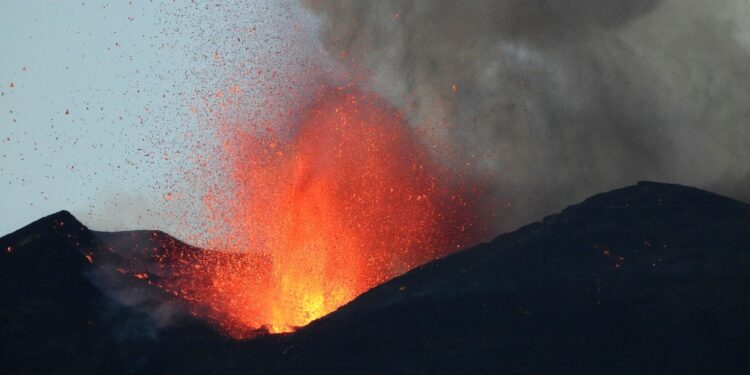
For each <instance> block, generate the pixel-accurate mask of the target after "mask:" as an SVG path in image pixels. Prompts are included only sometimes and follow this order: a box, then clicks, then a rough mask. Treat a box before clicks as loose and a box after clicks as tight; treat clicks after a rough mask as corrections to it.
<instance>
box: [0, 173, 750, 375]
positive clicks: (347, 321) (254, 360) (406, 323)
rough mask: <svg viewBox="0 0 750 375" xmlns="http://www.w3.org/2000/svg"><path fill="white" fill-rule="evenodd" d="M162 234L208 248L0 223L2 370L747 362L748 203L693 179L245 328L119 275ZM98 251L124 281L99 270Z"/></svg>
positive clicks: (607, 368)
mask: <svg viewBox="0 0 750 375" xmlns="http://www.w3.org/2000/svg"><path fill="white" fill-rule="evenodd" d="M115 239H117V241H115ZM125 239H128V240H127V241H126V240H125ZM112 243H117V244H118V246H120V247H127V248H128V249H124V248H119V249H118V248H116V247H113V246H111V244H112ZM166 244H169V248H174V247H175V246H177V247H179V248H180V249H181V250H180V251H190V252H200V251H205V250H200V249H197V248H192V247H190V246H188V245H185V244H182V243H179V242H178V241H177V240H175V239H173V238H171V237H169V236H168V235H166V234H163V233H159V232H127V233H119V234H118V233H114V234H113V233H110V234H107V233H100V232H94V231H90V230H88V229H87V228H85V227H84V226H83V225H81V224H80V223H79V222H78V221H77V220H75V218H73V217H72V216H71V215H70V214H68V213H65V212H61V213H58V214H55V215H52V216H50V217H47V218H44V219H41V220H39V221H37V222H35V223H32V224H30V225H29V226H27V227H25V228H23V229H21V230H19V231H17V232H15V233H12V234H10V235H8V236H5V237H3V238H2V239H0V250H3V252H2V255H0V282H2V284H0V285H1V286H0V340H1V342H2V344H0V348H1V349H2V350H1V354H0V356H1V357H0V360H1V361H2V363H3V365H2V366H3V370H4V371H6V372H8V373H73V372H75V373H103V372H106V373H175V374H185V373H498V372H503V373H529V374H532V373H533V374H538V373H555V374H557V373H608V374H609V373H621V374H632V373H664V372H668V373H676V372H687V373H744V372H746V369H747V368H748V362H750V318H748V316H750V293H748V292H747V290H748V288H749V287H750V205H747V204H745V203H742V202H738V201H735V200H732V199H729V198H725V197H722V196H719V195H715V194H712V193H709V192H706V191H702V190H699V189H695V188H690V187H684V186H679V185H670V184H660V183H650V182H643V183H639V184H638V185H636V186H631V187H626V188H623V189H619V190H615V191H612V192H608V193H603V194H600V195H597V196H594V197H592V198H589V199H587V200H586V201H584V202H582V203H580V204H577V205H574V206H571V207H569V208H567V209H565V210H564V211H563V212H561V213H559V214H556V215H552V216H549V217H547V218H545V219H544V220H542V221H540V222H538V223H534V224H531V225H528V226H526V227H523V228H521V229H519V230H517V231H515V232H512V233H508V234H504V235H501V236H499V237H497V238H496V239H495V240H493V241H491V242H489V243H486V244H481V245H478V246H476V247H473V248H470V249H466V250H463V251H461V252H458V253H454V254H452V255H450V256H448V257H445V258H442V259H438V260H436V261H433V262H430V263H428V264H425V265H423V266H421V267H418V268H417V269H414V270H412V271H410V272H408V273H406V274H404V275H402V276H401V277H398V278H395V279H393V280H391V281H389V282H387V283H385V284H382V285H380V286H378V287H376V288H373V289H372V290H370V291H368V292H367V293H365V294H363V295H361V296H360V297H358V298H357V299H355V300H354V301H352V302H351V303H349V304H347V305H345V306H343V307H342V308H340V309H339V310H337V311H336V312H334V313H332V314H330V315H328V316H326V317H324V318H322V319H319V320H317V321H315V322H313V323H312V324H310V325H308V326H307V327H304V328H302V329H300V330H298V331H297V332H295V333H293V334H286V335H262V336H259V337H256V338H254V339H250V340H245V341H237V340H231V339H228V338H226V337H224V336H222V335H221V334H220V333H218V332H217V331H216V330H214V329H213V328H212V327H210V326H209V325H207V324H206V323H204V322H202V321H200V320H198V319H195V318H193V317H192V316H191V315H190V314H185V313H182V311H184V309H183V306H181V302H180V301H178V300H177V299H176V298H174V297H173V296H171V295H169V294H168V293H164V292H163V291H161V290H160V289H158V288H154V287H153V285H152V284H151V283H149V282H146V280H142V279H139V278H137V277H131V276H132V275H131V274H134V273H137V272H141V271H140V270H141V269H142V268H144V267H145V268H148V267H151V266H150V265H149V264H148V263H144V262H143V261H141V260H139V259H140V258H144V257H145V254H148V253H149V252H150V251H165V250H164V248H165V247H166ZM133 249H137V250H133ZM134 259H135V260H134ZM110 262H116V263H117V264H125V265H126V266H122V267H119V268H120V270H121V271H122V272H116V274H122V275H124V276H128V277H125V278H123V280H127V281H123V282H118V283H107V282H105V283H103V282H102V281H101V280H109V279H108V277H109V276H111V275H109V274H104V275H102V273H101V272H97V271H96V270H97V266H98V265H101V264H111V263H110ZM138 267H140V268H138ZM99 268H101V267H99ZM108 275H109V276H108ZM112 275H114V274H112ZM115 276H117V275H115ZM112 285H116V287H111V286H112ZM155 306H156V307H157V308H154V307H155ZM153 311H161V312H164V314H163V316H160V315H158V314H157V315H155V314H153V313H152V312H153Z"/></svg>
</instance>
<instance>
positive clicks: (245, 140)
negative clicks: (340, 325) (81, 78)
mask: <svg viewBox="0 0 750 375" xmlns="http://www.w3.org/2000/svg"><path fill="white" fill-rule="evenodd" d="M294 124H295V125H294V126H293V127H292V128H291V130H290V131H289V132H287V134H277V133H275V132H270V131H269V132H265V133H264V132H257V131H254V132H253V131H248V130H247V129H246V128H244V127H242V126H226V127H225V128H224V129H223V130H222V132H221V134H222V136H223V137H226V138H227V142H226V144H225V147H224V148H223V152H224V153H226V155H223V156H224V157H225V158H226V159H227V160H229V162H228V168H229V169H231V173H228V176H230V178H229V179H230V180H231V181H230V182H231V183H229V184H228V185H229V186H227V189H229V190H230V192H229V193H228V194H227V193H223V194H218V193H215V194H209V196H208V197H207V198H206V205H207V207H209V210H210V211H212V212H211V215H210V216H211V217H212V218H213V220H216V221H218V222H220V223H219V224H218V225H223V226H224V227H225V228H229V229H227V230H225V231H223V232H220V233H222V234H221V235H218V234H217V236H218V238H215V239H214V240H215V241H214V243H215V244H217V245H216V247H219V248H220V247H222V246H226V245H223V244H226V243H229V242H233V243H240V244H242V246H240V248H238V249H232V250H231V251H224V252H211V253H217V254H209V253H205V254H203V253H201V254H198V255H193V256H192V258H191V259H180V260H179V261H170V262H169V264H168V265H167V266H168V267H172V268H173V269H172V270H171V271H170V272H168V273H167V274H169V275H172V276H170V277H167V278H166V280H165V281H164V282H163V285H162V286H163V287H164V288H165V289H167V290H169V291H172V292H173V293H175V294H178V295H180V296H182V297H183V298H185V299H187V300H189V301H191V302H193V305H194V306H199V307H200V308H198V307H196V309H195V314H197V315H203V316H205V317H206V318H208V319H210V320H212V321H214V322H216V323H217V324H219V325H220V326H221V327H223V328H224V329H225V330H226V331H227V332H228V333H229V334H231V335H232V336H235V337H244V336H246V335H248V334H249V332H252V331H253V330H255V329H258V328H260V327H265V328H266V329H267V330H269V331H271V332H286V331H291V330H293V329H295V328H296V327H300V326H303V325H305V324H307V323H309V322H311V321H312V320H314V319H317V318H319V317H321V316H323V315H325V314H328V313H330V312H332V311H334V310H335V309H337V308H338V307H340V306H342V305H343V304H345V303H347V302H349V301H350V300H352V299H353V298H355V297H356V296H357V295H359V294H361V293H363V292H364V291H366V290H368V289H369V288H372V287H374V286H376V285H377V284H379V283H382V282H383V281H386V280H388V279H390V278H393V277H394V276H396V275H399V274H401V273H403V272H405V271H407V270H409V269H411V268H413V267H415V266H418V265H420V264H422V263H424V262H427V261H429V260H432V259H435V258H436V257H440V256H442V255H445V254H447V253H449V252H451V251H454V250H456V249H458V248H461V247H464V246H467V245H470V244H472V243H473V242H476V241H477V240H478V239H479V237H480V236H481V233H480V232H481V231H482V228H481V226H480V225H479V224H478V219H477V207H476V205H475V198H474V197H475V195H476V188H477V186H473V185H471V184H469V183H467V181H465V179H464V178H463V177H461V174H459V173H455V172H453V171H450V170H448V169H447V168H445V167H444V166H442V165H440V163H438V162H436V161H435V158H434V157H433V156H432V153H434V152H440V150H430V149H428V148H427V147H426V145H425V143H423V141H422V140H421V139H420V138H419V137H417V136H416V135H415V133H414V131H413V130H412V129H411V128H410V127H409V126H408V124H407V122H406V121H405V120H404V119H403V118H402V116H401V115H400V114H399V113H398V111H396V110H395V109H394V108H392V107H391V106H389V105H388V104H386V103H385V102H384V101H382V100H381V99H379V98H378V97H376V96H375V95H373V94H368V93H363V92H361V91H359V90H356V89H352V88H343V89H341V88H340V89H334V88H326V89H322V90H321V91H320V92H319V93H318V94H317V96H316V100H315V102H314V103H313V104H312V105H310V106H308V107H306V108H305V109H304V111H302V113H301V114H298V115H297V116H296V117H295V119H294ZM227 199H228V200H229V201H230V202H229V203H227V202H218V200H227ZM217 233H218V232H217ZM223 237H228V238H231V239H232V241H226V238H223ZM218 254H220V255H218ZM165 264H166V262H165Z"/></svg>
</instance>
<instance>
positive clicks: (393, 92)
mask: <svg viewBox="0 0 750 375" xmlns="http://www.w3.org/2000/svg"><path fill="white" fill-rule="evenodd" d="M305 4H306V5H307V6H308V7H309V8H310V9H312V10H313V11H314V12H315V13H316V14H318V15H319V16H320V17H321V20H322V27H321V29H322V40H323V43H324V45H325V48H326V49H327V51H328V53H329V54H330V55H331V56H335V57H336V58H338V59H339V61H340V62H341V63H343V64H344V65H345V66H347V67H348V68H349V69H351V70H353V71H361V72H366V73H367V74H368V75H369V77H370V80H369V84H370V85H371V88H372V89H374V90H376V91H378V92H379V93H381V94H382V95H383V96H385V97H386V98H387V99H388V100H390V101H391V102H393V103H394V104H395V105H397V106H399V107H400V108H402V109H403V110H404V111H405V113H406V114H407V116H408V118H409V119H410V122H411V124H412V125H413V126H416V127H425V128H429V127H435V128H439V126H437V127H436V126H435V124H449V126H448V127H447V129H445V130H444V131H439V132H438V134H437V135H438V137H440V139H441V141H442V142H444V143H446V144H447V145H448V146H449V147H451V148H452V149H454V150H458V152H459V154H460V155H461V157H460V158H458V159H460V162H461V163H464V161H465V160H472V161H473V163H472V165H473V168H474V172H475V173H477V174H478V175H480V176H485V177H486V176H490V177H491V179H492V181H493V189H492V194H493V195H494V196H496V197H497V199H498V200H499V202H500V203H502V204H501V205H500V206H502V207H503V208H501V209H500V210H499V211H498V215H499V217H501V218H502V219H501V220H502V222H501V223H498V225H499V227H500V229H510V228H512V227H515V226H517V225H520V224H524V223H527V222H529V221H532V220H536V219H538V218H539V217H541V216H542V215H544V214H548V213H552V212H554V211H557V210H559V209H561V208H562V207H564V206H566V205H568V204H570V203H572V202H575V201H577V200H580V199H583V198H585V197H586V196H588V195H591V194H593V193H597V192H600V191H604V190H608V189H612V188H615V187H619V186H623V185H628V184H632V183H634V182H636V181H637V180H644V179H651V180H660V181H667V182H676V183H684V184H690V185H696V186H700V187H703V188H708V189H712V190H714V191H717V192H719V193H724V194H728V195H730V196H733V197H735V198H738V199H742V200H745V201H750V163H748V160H750V147H748V146H750V127H748V119H750V105H748V104H750V54H749V48H748V46H749V45H750V43H748V40H750V38H749V37H748V35H750V33H748V31H749V30H750V25H748V20H750V18H748V15H750V10H749V8H750V3H748V2H747V1H739V0H738V1H729V0H720V1H711V2H706V1H701V0H663V1H658V0H638V1H628V2H623V1H615V0H607V1H603V0H571V1H545V0H504V1H489V0H472V1H460V2H457V1H449V0H429V1H428V0H411V1H406V0H383V1H373V2H350V1H342V0H306V1H305ZM507 202H510V204H506V203H507Z"/></svg>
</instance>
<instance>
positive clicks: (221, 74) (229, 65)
mask: <svg viewBox="0 0 750 375" xmlns="http://www.w3.org/2000/svg"><path fill="white" fill-rule="evenodd" d="M236 3H241V4H236ZM0 7H2V9H3V12H0V35H2V38H0V51H2V52H0V184H1V185H0V186H2V188H0V212H2V213H3V214H2V215H0V235H4V234H6V233H9V232H12V231H13V230H16V229H18V228H20V227H22V226H24V225H25V224H27V223H30V222H31V221H33V220H36V219H38V218H40V217H42V216H45V215H48V214H51V213H53V212H56V211H58V210H63V209H65V210H69V211H71V212H72V213H73V214H74V215H75V216H76V217H77V218H78V219H79V220H81V221H82V222H83V223H84V224H87V225H88V226H90V227H92V228H93V229H98V230H126V229H144V228H148V229H162V230H166V231H168V232H170V233H174V234H176V235H177V236H190V235H191V234H192V233H190V232H191V231H192V232H194V231H196V230H199V229H197V228H198V227H194V228H190V229H186V228H185V227H184V226H181V227H178V226H177V224H175V223H174V222H173V220H170V217H173V215H175V214H177V215H183V216H190V215H196V214H199V211H200V207H199V206H200V205H199V204H185V202H182V203H179V202H175V200H174V199H171V198H172V197H173V194H174V192H175V191H184V192H185V194H181V195H180V197H181V198H182V199H184V200H188V199H196V198H198V197H191V196H185V195H189V193H190V190H195V189H194V186H193V185H192V184H194V183H195V182H191V181H187V180H186V179H185V178H183V177H182V176H177V175H176V170H177V169H181V170H184V169H186V165H188V164H189V163H190V162H191V161H190V160H189V155H188V153H187V152H185V151H186V150H184V148H185V147H189V145H187V144H186V142H187V143H189V142H190V141H186V139H188V138H187V137H193V138H200V137H201V134H203V135H205V131H206V130H205V123H204V122H205V118H201V116H196V114H195V113H196V107H199V106H200V105H201V103H205V101H206V100H207V99H206V98H208V97H210V93H213V92H214V91H215V90H218V89H220V88H221V87H222V85H224V84H225V83H226V82H227V81H228V80H230V79H232V78H233V75H236V74H237V73H236V72H237V71H238V70H240V69H248V68H250V67H261V66H263V65H269V64H279V59H284V58H287V57H288V56H287V57H284V56H281V57H274V56H280V54H279V50H280V48H283V47H284V43H285V42H284V40H283V39H284V38H285V35H289V32H288V31H286V30H291V29H292V28H291V26H290V25H292V24H294V25H299V24H300V23H301V24H305V22H307V23H308V24H310V21H309V19H307V20H306V19H305V13H304V11H303V10H301V9H300V7H299V6H297V5H296V3H295V2H274V1H250V2H236V1H235V2H232V1H223V2H200V4H198V3H196V2H190V1H172V0H167V1H110V2H102V1H96V2H90V1H64V2H63V1H46V0H40V1H31V2H27V1H7V0H3V1H0ZM298 29H299V28H298ZM306 31H309V30H305V29H303V30H298V32H299V33H304V32H306ZM312 44H314V43H312ZM248 90H250V91H251V92H252V90H253V88H252V87H249V88H248ZM202 132H203V133H202ZM196 201H198V199H196ZM166 212H171V215H172V216H169V215H166V214H165V213H166Z"/></svg>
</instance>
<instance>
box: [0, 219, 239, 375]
mask: <svg viewBox="0 0 750 375" xmlns="http://www.w3.org/2000/svg"><path fill="white" fill-rule="evenodd" d="M100 235H101V236H103V237H105V238H107V239H118V240H119V241H117V243H128V242H125V241H124V240H125V239H126V238H127V239H131V242H130V243H131V244H133V245H134V246H136V245H138V246H140V247H144V248H145V247H150V248H161V247H163V242H169V243H170V244H171V243H173V242H174V241H176V240H174V239H172V238H171V237H168V236H167V235H165V234H163V233H159V232H146V231H138V232H124V233H119V234H105V233H98V232H92V231H90V230H88V229H87V228H86V227H85V226H84V225H83V224H81V223H80V222H79V221H78V220H76V219H75V218H74V217H73V216H72V215H71V214H70V213H68V212H66V211H61V212H58V213H56V214H54V215H50V216H48V217H45V218H42V219H40V220H38V221H36V222H34V223H32V224H30V225H28V226H26V227H24V228H22V229H20V230H18V231H16V232H14V233H11V234H9V235H7V236H5V237H3V238H0V250H2V252H1V253H0V373H8V374H16V373H29V374H50V373H68V374H73V373H75V374H118V373H139V372H142V371H143V370H144V369H146V368H147V366H149V365H150V364H151V363H161V362H162V361H169V360H175V358H179V357H180V356H181V355H183V354H184V353H186V352H187V353H190V352H201V353H203V354H204V355H210V353H211V351H212V350H219V349H220V348H221V347H222V344H223V343H226V342H228V341H229V340H228V339H226V338H224V337H222V336H220V335H219V334H218V333H216V332H215V331H214V330H213V329H212V328H210V327H208V326H207V325H206V324H205V323H203V322H201V321H197V320H195V319H193V318H191V317H189V316H187V315H186V314H183V313H181V311H182V310H181V309H180V307H179V301H176V300H175V299H174V298H173V297H172V296H170V295H168V294H166V293H163V292H162V291H161V290H160V289H158V288H156V287H153V286H150V285H149V284H148V283H147V280H138V279H136V278H133V277H132V275H129V274H126V275H123V274H120V273H119V272H115V268H114V267H113V265H114V264H117V265H122V266H123V267H126V266H127V264H128V263H129V262H127V261H123V259H120V256H119V255H118V254H116V253H114V252H112V251H110V250H109V248H110V246H109V245H108V244H105V243H103V242H101V241H100V240H99V239H98V237H99V236H100ZM182 246H184V247H185V248H188V247H187V245H184V244H182ZM136 250H137V249H136ZM131 258H132V257H131ZM128 260H132V259H128ZM125 302H126V303H125ZM155 304H159V305H160V306H159V307H161V309H159V310H158V311H161V312H163V313H164V314H168V315H169V316H168V317H167V316H162V317H155V316H152V315H151V314H149V313H148V312H149V311H152V310H154V311H156V310H157V309H155V308H154V306H153V305H155ZM170 304H172V305H174V306H173V308H172V310H171V311H168V310H169V309H168V308H169V305H170ZM167 318H168V320H169V322H170V324H166V323H165V322H164V321H162V320H164V319H167ZM187 364H189V365H191V366H192V369H193V370H196V371H200V372H204V371H205V370H203V371H201V370H200V369H201V366H204V365H209V364H208V363H204V362H203V361H194V362H187Z"/></svg>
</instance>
